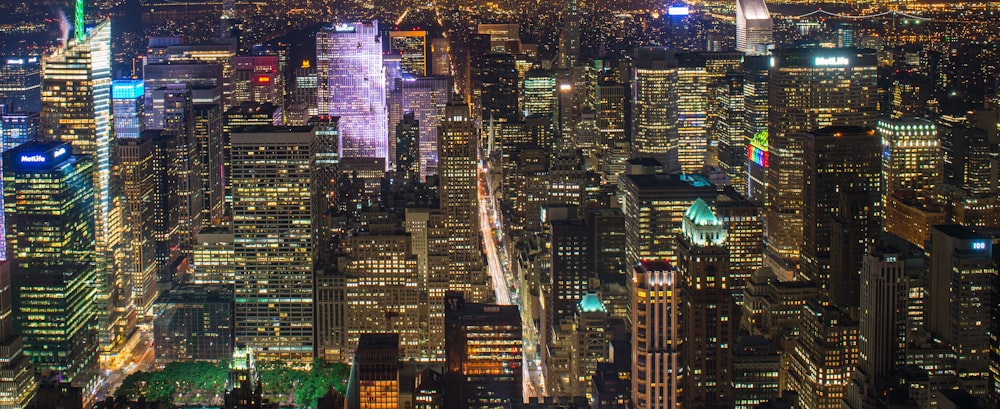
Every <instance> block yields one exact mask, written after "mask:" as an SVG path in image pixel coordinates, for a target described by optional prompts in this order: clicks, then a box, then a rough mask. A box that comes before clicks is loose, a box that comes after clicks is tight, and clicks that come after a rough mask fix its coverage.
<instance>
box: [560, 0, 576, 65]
mask: <svg viewBox="0 0 1000 409" xmlns="http://www.w3.org/2000/svg"><path fill="white" fill-rule="evenodd" d="M579 59H580V1H579V0H566V2H565V3H564V5H563V10H562V31H561V32H560V33H559V68H562V69H570V68H573V66H575V65H576V62H577V61H579Z"/></svg>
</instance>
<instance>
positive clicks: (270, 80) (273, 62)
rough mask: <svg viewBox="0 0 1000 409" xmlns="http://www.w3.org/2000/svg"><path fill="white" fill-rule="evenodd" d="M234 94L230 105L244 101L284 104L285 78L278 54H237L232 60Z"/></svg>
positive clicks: (230, 99) (231, 96)
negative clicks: (281, 70)
mask: <svg viewBox="0 0 1000 409" xmlns="http://www.w3.org/2000/svg"><path fill="white" fill-rule="evenodd" d="M230 65H231V69H232V70H233V76H232V84H233V85H232V94H231V95H230V98H229V101H227V102H228V103H229V104H230V105H232V106H236V105H239V104H242V103H244V102H257V103H261V104H264V103H268V102H270V103H271V104H274V105H276V106H284V105H285V100H284V93H285V85H284V84H285V80H284V76H283V75H282V74H281V72H280V63H279V61H278V56H277V55H237V56H233V58H232V59H231V60H230Z"/></svg>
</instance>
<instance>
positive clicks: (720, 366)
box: [654, 198, 737, 407]
mask: <svg viewBox="0 0 1000 409" xmlns="http://www.w3.org/2000/svg"><path fill="white" fill-rule="evenodd" d="M727 243H728V240H727V234H726V227H725V226H724V225H723V222H722V220H720V219H719V218H718V217H716V215H715V213H714V212H713V211H712V209H711V208H709V207H708V203H705V201H704V200H702V199H701V198H698V199H695V201H694V203H693V204H691V207H689V208H688V209H687V211H685V212H684V217H683V221H682V223H681V234H679V235H678V236H677V273H678V277H677V279H678V280H680V283H681V288H680V300H681V306H680V308H681V312H680V314H681V317H680V322H679V324H680V327H681V328H680V333H681V334H683V337H684V345H683V346H682V347H681V351H682V353H681V365H683V368H684V369H683V372H684V373H685V375H684V381H683V383H682V386H681V389H682V390H683V393H682V396H681V397H682V400H683V404H684V405H690V406H691V407H728V406H732V402H730V399H732V390H731V385H730V383H731V382H732V378H731V373H730V369H729V368H730V365H731V357H730V354H731V353H732V351H731V350H730V348H731V347H732V343H733V341H734V339H733V334H734V331H735V330H736V328H735V325H736V324H737V323H736V314H735V307H736V303H735V300H734V299H733V296H732V293H731V291H730V288H729V249H728V248H727V247H728V246H727ZM654 328H655V327H654Z"/></svg>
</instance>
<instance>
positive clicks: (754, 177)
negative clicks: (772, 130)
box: [741, 55, 771, 206]
mask: <svg viewBox="0 0 1000 409" xmlns="http://www.w3.org/2000/svg"><path fill="white" fill-rule="evenodd" d="M769 64H770V58H769V57H767V56H762V55H758V56H754V55H748V56H746V57H745V58H744V59H743V70H742V72H741V73H742V74H743V145H745V146H746V152H745V154H746V155H747V177H746V180H747V198H749V199H750V200H753V201H755V202H758V203H761V204H763V205H765V206H766V205H767V180H768V179H767V172H768V169H770V167H771V160H770V148H769V147H768V144H767V143H768V133H767V132H768V119H767V118H768V112H769V111H770V109H771V99H770V96H769V92H770V91H769V90H768V88H769V85H768V82H769V78H770V73H769V67H768V66H769Z"/></svg>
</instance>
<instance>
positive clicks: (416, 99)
mask: <svg viewBox="0 0 1000 409" xmlns="http://www.w3.org/2000/svg"><path fill="white" fill-rule="evenodd" d="M451 91H452V81H451V78H450V77H441V76H433V77H421V78H413V77H407V78H404V79H403V88H402V94H403V95H402V96H403V99H402V102H403V104H402V109H403V112H413V115H414V118H415V119H416V120H417V122H418V128H419V129H420V133H419V136H420V141H419V142H420V143H419V147H418V149H417V152H418V159H419V162H420V173H419V175H420V178H421V179H426V178H427V177H428V176H432V175H436V174H437V173H438V161H439V158H438V143H439V138H438V126H440V125H441V121H442V120H443V119H444V115H445V110H446V107H447V106H448V102H449V99H450V98H451ZM392 126H393V131H395V126H396V125H395V124H393V125H392ZM393 159H395V157H393Z"/></svg>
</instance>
